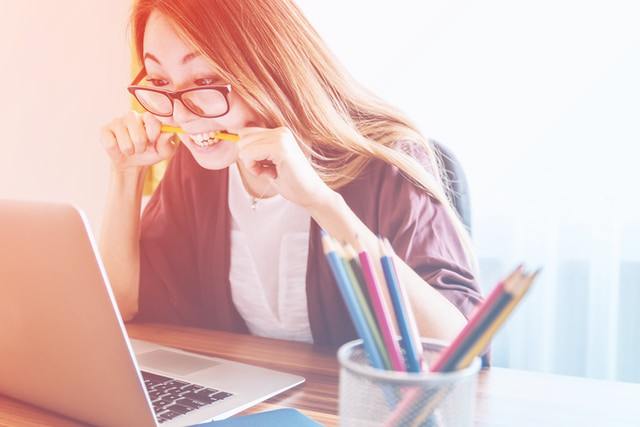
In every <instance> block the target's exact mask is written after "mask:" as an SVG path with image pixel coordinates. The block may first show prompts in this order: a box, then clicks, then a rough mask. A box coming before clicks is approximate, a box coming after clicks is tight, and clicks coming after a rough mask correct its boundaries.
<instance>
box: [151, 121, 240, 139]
mask: <svg viewBox="0 0 640 427" xmlns="http://www.w3.org/2000/svg"><path fill="white" fill-rule="evenodd" d="M160 131H161V132H165V133H186V132H185V131H184V129H182V128H180V127H178V126H170V125H162V127H160ZM210 137H211V138H214V139H215V138H217V139H221V140H223V141H231V142H237V141H239V140H240V136H239V135H238V134H235V133H231V132H226V131H217V132H211V134H210Z"/></svg>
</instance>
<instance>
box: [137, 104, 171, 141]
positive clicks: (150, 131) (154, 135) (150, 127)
mask: <svg viewBox="0 0 640 427" xmlns="http://www.w3.org/2000/svg"><path fill="white" fill-rule="evenodd" d="M141 118H142V123H143V124H144V127H145V129H146V132H147V138H148V140H149V141H150V142H151V143H152V144H154V145H156V144H157V142H158V137H159V136H160V128H161V127H162V123H161V122H160V120H158V119H157V118H156V117H155V116H154V115H153V114H151V113H149V112H148V111H146V112H144V113H143V114H142V116H141ZM169 135H171V134H169Z"/></svg>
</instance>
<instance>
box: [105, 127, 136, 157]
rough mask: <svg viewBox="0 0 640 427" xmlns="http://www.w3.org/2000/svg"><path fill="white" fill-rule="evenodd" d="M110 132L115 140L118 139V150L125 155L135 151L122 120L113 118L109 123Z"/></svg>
mask: <svg viewBox="0 0 640 427" xmlns="http://www.w3.org/2000/svg"><path fill="white" fill-rule="evenodd" d="M110 127H111V132H113V134H114V135H115V136H116V141H118V147H119V148H120V152H122V154H124V155H126V156H130V155H132V154H133V153H134V152H135V148H134V146H133V141H131V137H130V136H129V131H128V130H127V126H125V124H124V122H123V121H121V120H114V121H113V122H112V123H111V126H110Z"/></svg>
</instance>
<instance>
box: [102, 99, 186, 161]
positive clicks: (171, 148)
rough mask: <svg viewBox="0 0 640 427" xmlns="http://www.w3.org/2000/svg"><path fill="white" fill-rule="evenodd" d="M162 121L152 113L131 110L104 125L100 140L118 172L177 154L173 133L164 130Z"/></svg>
mask: <svg viewBox="0 0 640 427" xmlns="http://www.w3.org/2000/svg"><path fill="white" fill-rule="evenodd" d="M160 126H162V123H160V121H159V120H158V119H157V118H156V117H155V116H154V115H153V114H151V113H149V112H145V113H143V114H139V113H137V112H135V111H130V112H129V113H127V114H126V115H125V116H123V117H118V118H115V119H113V120H112V121H111V122H109V124H107V125H106V126H104V127H103V128H102V131H101V133H100V141H101V143H102V146H103V147H104V149H105V150H106V152H107V154H108V155H109V158H110V159H111V163H112V166H113V169H114V170H115V171H117V172H124V171H135V170H141V169H143V168H144V167H145V166H151V165H153V164H156V163H158V162H160V161H162V160H166V159H169V158H171V157H172V156H173V154H174V153H175V151H176V148H177V146H176V145H175V144H173V143H172V142H171V141H170V140H171V137H172V136H173V134H172V133H161V132H160Z"/></svg>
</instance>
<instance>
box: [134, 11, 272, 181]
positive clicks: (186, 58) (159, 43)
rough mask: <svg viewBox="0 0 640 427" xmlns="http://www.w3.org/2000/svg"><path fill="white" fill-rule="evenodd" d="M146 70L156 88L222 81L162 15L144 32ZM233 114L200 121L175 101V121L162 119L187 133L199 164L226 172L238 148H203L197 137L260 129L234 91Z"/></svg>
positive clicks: (152, 19)
mask: <svg viewBox="0 0 640 427" xmlns="http://www.w3.org/2000/svg"><path fill="white" fill-rule="evenodd" d="M144 66H145V69H146V70H147V77H146V80H147V82H148V83H145V84H149V85H150V86H152V87H158V88H162V89H167V90H173V91H175V90H180V89H187V88H193V87H198V86H207V85H212V84H226V83H227V82H224V81H221V80H220V78H219V76H217V75H216V73H215V72H214V70H213V67H211V65H209V64H208V63H207V61H206V60H205V58H204V57H203V56H201V55H199V54H198V53H197V52H195V51H194V50H193V48H192V47H191V46H189V45H188V44H187V43H185V42H184V41H183V40H182V39H181V38H180V37H179V36H178V34H177V33H176V31H175V30H174V29H173V26H172V24H171V22H170V21H169V20H168V19H166V18H165V17H164V16H163V15H162V14H160V13H158V12H152V13H151V15H150V16H149V20H148V22H147V26H146V28H145V32H144ZM228 99H229V112H228V113H227V114H225V115H224V116H222V117H217V118H213V119H209V118H203V117H200V116H198V115H196V114H194V113H192V112H191V111H189V110H188V109H187V108H186V107H185V106H184V105H183V104H182V102H180V101H177V100H176V101H174V104H173V116H172V117H158V119H159V120H161V121H162V122H163V123H166V124H173V125H178V126H180V127H181V128H182V129H184V130H185V131H186V132H187V133H186V134H180V135H179V138H180V140H181V141H182V142H183V143H184V144H185V145H186V146H187V148H188V149H189V151H191V154H192V155H193V157H194V158H195V159H196V161H197V162H198V164H200V166H202V167H203V168H206V169H223V168H226V167H228V166H229V165H230V164H232V163H233V162H235V161H236V158H237V151H236V145H235V143H233V142H229V141H220V142H218V143H215V144H213V145H212V146H209V147H206V148H201V147H200V146H198V145H196V143H195V142H194V139H195V140H199V138H198V137H197V135H200V134H208V133H210V132H214V131H218V130H229V131H233V130H236V129H240V128H243V127H245V126H248V125H249V124H251V125H255V126H259V125H260V123H259V121H258V120H259V119H258V118H257V117H256V116H255V114H254V113H253V112H252V111H251V110H250V109H249V107H248V106H247V104H246V103H245V102H244V101H243V100H242V99H240V97H238V96H237V95H236V94H235V93H234V91H233V88H232V90H231V93H230V94H229V98H228Z"/></svg>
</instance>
